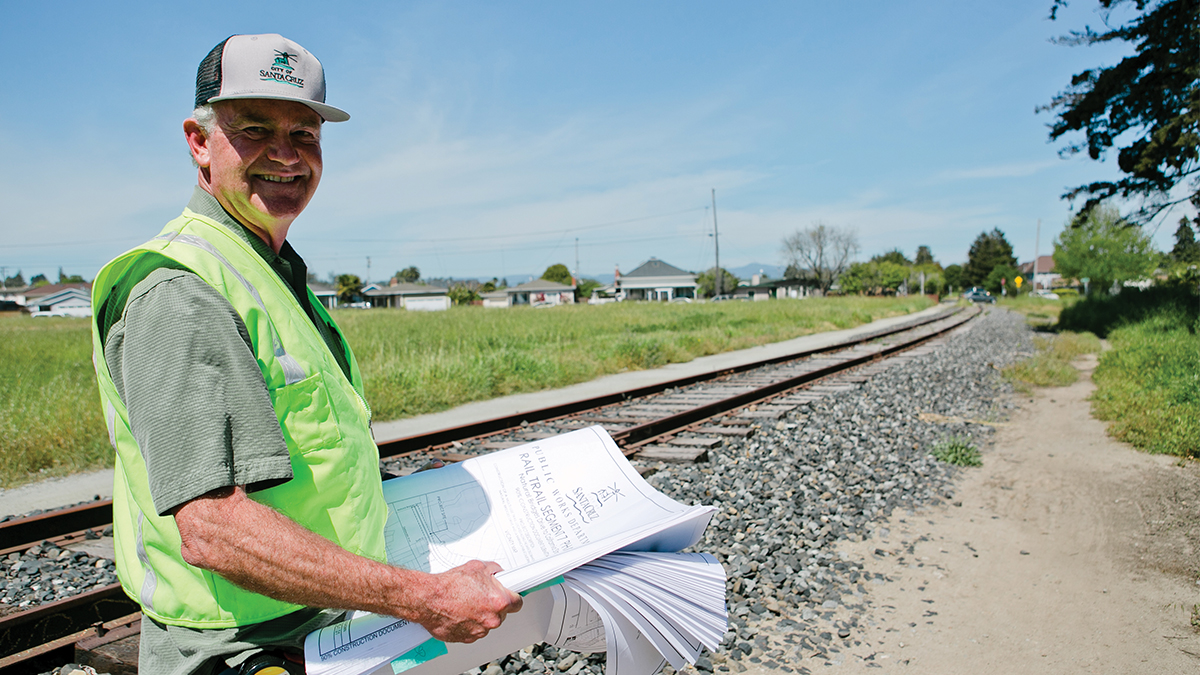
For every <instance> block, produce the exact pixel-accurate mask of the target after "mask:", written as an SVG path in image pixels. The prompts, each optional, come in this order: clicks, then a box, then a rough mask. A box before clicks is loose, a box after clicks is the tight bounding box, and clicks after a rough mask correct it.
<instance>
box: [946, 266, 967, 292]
mask: <svg viewBox="0 0 1200 675" xmlns="http://www.w3.org/2000/svg"><path fill="white" fill-rule="evenodd" d="M943 274H944V275H945V277H946V285H947V286H949V287H950V288H952V289H953V288H957V289H962V287H963V286H964V284H963V267H962V265H947V266H946V271H945V272H944V273H943Z"/></svg>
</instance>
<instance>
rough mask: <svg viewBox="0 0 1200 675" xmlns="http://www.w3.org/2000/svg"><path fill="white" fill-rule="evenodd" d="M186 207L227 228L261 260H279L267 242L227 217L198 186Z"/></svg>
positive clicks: (221, 208) (214, 201) (222, 209)
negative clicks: (248, 245)
mask: <svg viewBox="0 0 1200 675" xmlns="http://www.w3.org/2000/svg"><path fill="white" fill-rule="evenodd" d="M187 207H188V210H190V211H191V212H193V213H196V214H198V215H201V216H204V217H205V218H209V219H211V220H214V221H216V222H218V223H220V224H221V225H224V226H225V227H227V228H229V230H230V231H231V232H233V233H234V234H236V235H237V236H239V237H241V238H242V240H243V241H245V242H246V243H247V244H250V248H253V249H254V252H255V253H257V254H258V255H259V257H260V258H262V259H263V260H266V261H267V262H273V261H275V260H277V259H278V258H279V255H278V254H276V253H275V251H274V250H272V249H271V247H270V246H268V245H267V242H265V241H263V240H262V239H261V238H259V236H258V235H257V234H254V232H253V231H251V230H250V228H248V227H246V226H245V225H242V224H241V223H239V222H238V221H237V219H235V218H234V217H233V216H231V215H229V212H228V211H226V210H225V208H224V207H223V206H221V202H219V201H217V198H216V197H214V196H212V195H211V194H209V193H208V192H206V191H205V190H204V189H203V188H201V187H200V186H199V185H197V186H196V187H195V188H193V189H192V199H191V201H189V202H188V206H187ZM284 246H288V244H287V242H284ZM289 248H290V247H289Z"/></svg>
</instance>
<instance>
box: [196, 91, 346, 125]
mask: <svg viewBox="0 0 1200 675" xmlns="http://www.w3.org/2000/svg"><path fill="white" fill-rule="evenodd" d="M249 98H265V99H270V100H272V101H293V102H295V103H299V104H301V105H306V106H308V107H310V108H312V109H313V110H315V111H316V113H317V114H318V115H320V116H321V119H323V120H325V121H326V122H345V121H346V120H348V119H350V113H348V112H346V111H345V110H342V109H341V108H335V107H333V106H331V105H326V104H324V103H318V102H316V101H308V100H305V99H302V98H295V97H292V96H272V95H270V94H235V95H233V96H214V97H212V98H210V99H208V102H209V103H216V102H217V101H233V100H242V99H249Z"/></svg>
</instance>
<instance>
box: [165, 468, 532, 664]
mask: <svg viewBox="0 0 1200 675" xmlns="http://www.w3.org/2000/svg"><path fill="white" fill-rule="evenodd" d="M175 520H176V523H177V524H178V525H179V531H180V534H181V536H182V538H183V547H182V553H183V557H184V560H186V561H187V562H188V563H189V564H192V565H195V566H197V567H201V568H203V569H207V570H210V571H212V572H215V573H216V574H219V575H221V576H222V577H225V578H226V579H228V580H229V581H231V582H233V583H235V584H237V585H239V586H241V587H243V588H246V589H248V590H251V591H254V592H256V593H261V594H263V595H267V596H269V597H272V598H276V599H279V600H284V601H287V602H292V603H295V604H299V605H306V606H310V607H333V608H337V609H359V610H366V611H370V612H376V613H379V614H387V615H390V616H396V617H399V618H402V619H406V620H408V621H413V622H415V623H419V624H421V625H423V626H425V628H427V629H429V631H430V633H432V634H433V635H434V637H437V638H439V639H442V640H447V641H453V642H471V641H473V640H476V639H479V638H480V637H483V636H484V635H486V634H487V631H488V630H491V629H493V628H496V627H497V626H499V625H500V622H501V621H502V620H503V618H504V615H505V614H507V613H508V612H513V611H516V610H517V609H520V596H517V595H516V594H514V593H512V592H511V591H508V590H507V589H505V588H504V587H503V586H502V585H501V584H500V583H499V582H498V581H496V580H495V578H494V576H493V575H494V573H495V572H496V571H498V570H499V566H497V565H495V563H482V562H479V561H473V562H471V563H468V564H467V565H463V566H460V567H457V568H455V569H453V570H450V571H448V572H445V573H442V574H426V573H424V572H418V571H414V570H406V569H403V568H399V567H392V566H390V565H386V564H383V563H379V562H376V561H374V560H370V559H368V558H364V557H362V556H357V555H354V554H352V553H350V552H349V551H346V550H345V549H343V548H341V547H340V546H338V545H336V544H334V543H333V542H331V541H329V540H327V539H325V538H324V537H321V536H320V535H318V534H316V533H313V532H311V531H309V530H307V529H305V528H303V527H301V526H300V525H298V524H296V523H295V522H294V521H292V520H290V519H288V518H287V517H286V516H284V515H282V514H281V513H279V512H277V511H275V510H274V509H271V508H270V507H267V506H264V505H262V504H259V503H258V502H256V501H254V500H252V499H250V498H249V497H248V496H247V495H246V493H245V490H244V489H243V488H241V487H238V488H230V489H228V490H224V491H218V492H214V493H210V494H209V495H205V496H204V497H201V498H199V499H195V500H192V501H190V502H188V503H187V504H184V505H183V506H181V507H179V508H178V509H177V510H176V511H175Z"/></svg>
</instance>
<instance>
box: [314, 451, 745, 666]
mask: <svg viewBox="0 0 1200 675" xmlns="http://www.w3.org/2000/svg"><path fill="white" fill-rule="evenodd" d="M384 499H385V500H386V501H387V503H388V507H389V515H388V524H387V527H386V531H385V537H386V540H387V554H388V562H389V563H391V564H393V565H400V566H403V567H407V568H410V569H418V570H423V571H427V572H433V573H437V572H443V571H445V570H448V569H451V568H453V567H456V566H458V565H461V564H463V563H465V562H467V561H469V560H493V561H496V562H497V563H499V564H500V566H501V567H502V568H503V569H504V571H503V572H500V573H499V574H497V579H499V580H500V581H501V583H503V584H504V585H505V586H507V587H508V588H510V589H512V590H514V591H519V592H526V591H531V592H530V594H529V595H527V596H526V598H525V608H524V609H522V610H521V611H520V612H518V613H517V614H513V615H510V616H509V617H508V618H507V619H506V620H505V622H504V625H503V626H501V627H500V628H499V629H497V630H495V631H492V633H491V634H490V635H489V636H488V638H486V639H484V640H480V641H478V642H475V643H473V644H471V645H451V646H450V647H447V646H446V645H443V644H442V643H440V642H437V641H436V640H433V639H431V638H430V636H429V634H428V633H427V632H426V631H425V629H424V628H422V627H421V626H419V625H417V624H410V623H408V622H406V621H403V620H401V619H396V618H392V617H386V616H379V615H374V614H361V613H360V614H357V615H356V616H353V617H351V618H350V619H348V620H347V621H344V622H342V623H338V624H334V625H333V626H329V627H327V628H323V629H321V630H319V631H315V632H313V633H312V634H310V635H309V636H308V638H307V639H306V641H305V647H304V649H305V661H306V668H307V672H308V673H309V674H310V675H363V674H365V673H379V674H381V675H387V674H389V673H400V672H404V671H406V670H411V675H425V674H427V673H428V674H440V675H453V674H454V673H459V672H462V671H463V670H468V669H470V668H472V667H474V666H477V665H480V664H482V663H486V662H488V661H491V660H493V659H496V658H500V657H503V656H505V655H507V654H509V653H512V652H514V651H516V650H518V649H520V648H522V647H525V646H528V645H530V644H534V643H537V642H542V641H545V642H549V643H551V644H555V645H557V646H560V647H564V648H567V649H577V650H579V651H600V650H601V649H603V650H604V651H605V652H606V653H607V655H608V672H609V673H610V675H643V674H644V675H649V674H650V673H654V672H656V671H657V670H658V669H659V668H661V666H662V665H663V664H664V663H671V664H673V665H675V666H676V667H678V666H681V665H682V664H683V662H684V661H689V662H694V661H695V659H696V657H697V656H698V655H699V650H700V648H701V647H702V646H706V647H708V648H709V649H715V648H716V646H717V644H718V643H719V642H720V640H721V638H722V636H723V635H724V633H725V629H726V610H725V574H724V570H723V569H722V568H721V566H720V564H719V563H717V561H716V560H715V559H714V558H712V557H711V556H707V555H705V554H694V553H689V554H683V553H677V552H678V551H681V550H683V549H685V548H688V547H690V546H692V545H694V544H695V543H696V542H697V541H699V539H700V537H701V535H703V533H704V529H705V528H706V527H707V526H708V521H709V519H710V518H711V517H712V514H713V512H714V511H715V510H716V509H715V508H714V507H711V506H699V505H697V506H688V505H685V504H681V503H679V502H676V501H674V500H672V499H671V498H669V497H667V496H666V495H664V494H662V493H660V492H658V491H657V490H655V489H654V488H653V487H652V486H650V484H649V483H647V482H646V481H645V480H643V479H642V477H641V476H640V475H639V474H638V473H637V471H636V470H635V469H634V468H633V466H631V465H630V464H629V462H628V461H627V460H626V459H625V456H624V455H623V454H622V453H621V451H620V449H619V448H617V446H616V444H615V443H614V442H613V440H612V438H611V437H610V436H609V435H608V433H607V432H605V431H604V430H603V429H602V428H600V427H589V428H587V429H581V430H579V431H575V432H571V433H569V434H563V435H561V436H555V437H553V438H548V439H545V440H541V441H537V442H534V443H530V444H527V445H522V446H518V447H515V448H509V449H508V450H502V451H500V452H495V453H492V454H490V455H483V456H480V457H475V458H472V459H469V460H467V461H465V462H462V463H460V464H454V465H451V466H448V467H445V468H442V469H437V470H434V471H424V472H420V473H416V474H412V475H411V476H406V477H404V478H398V479H395V480H390V481H387V482H385V483H384ZM618 551H619V553H614V552H618ZM668 617H669V619H668ZM463 664H465V665H463Z"/></svg>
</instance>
